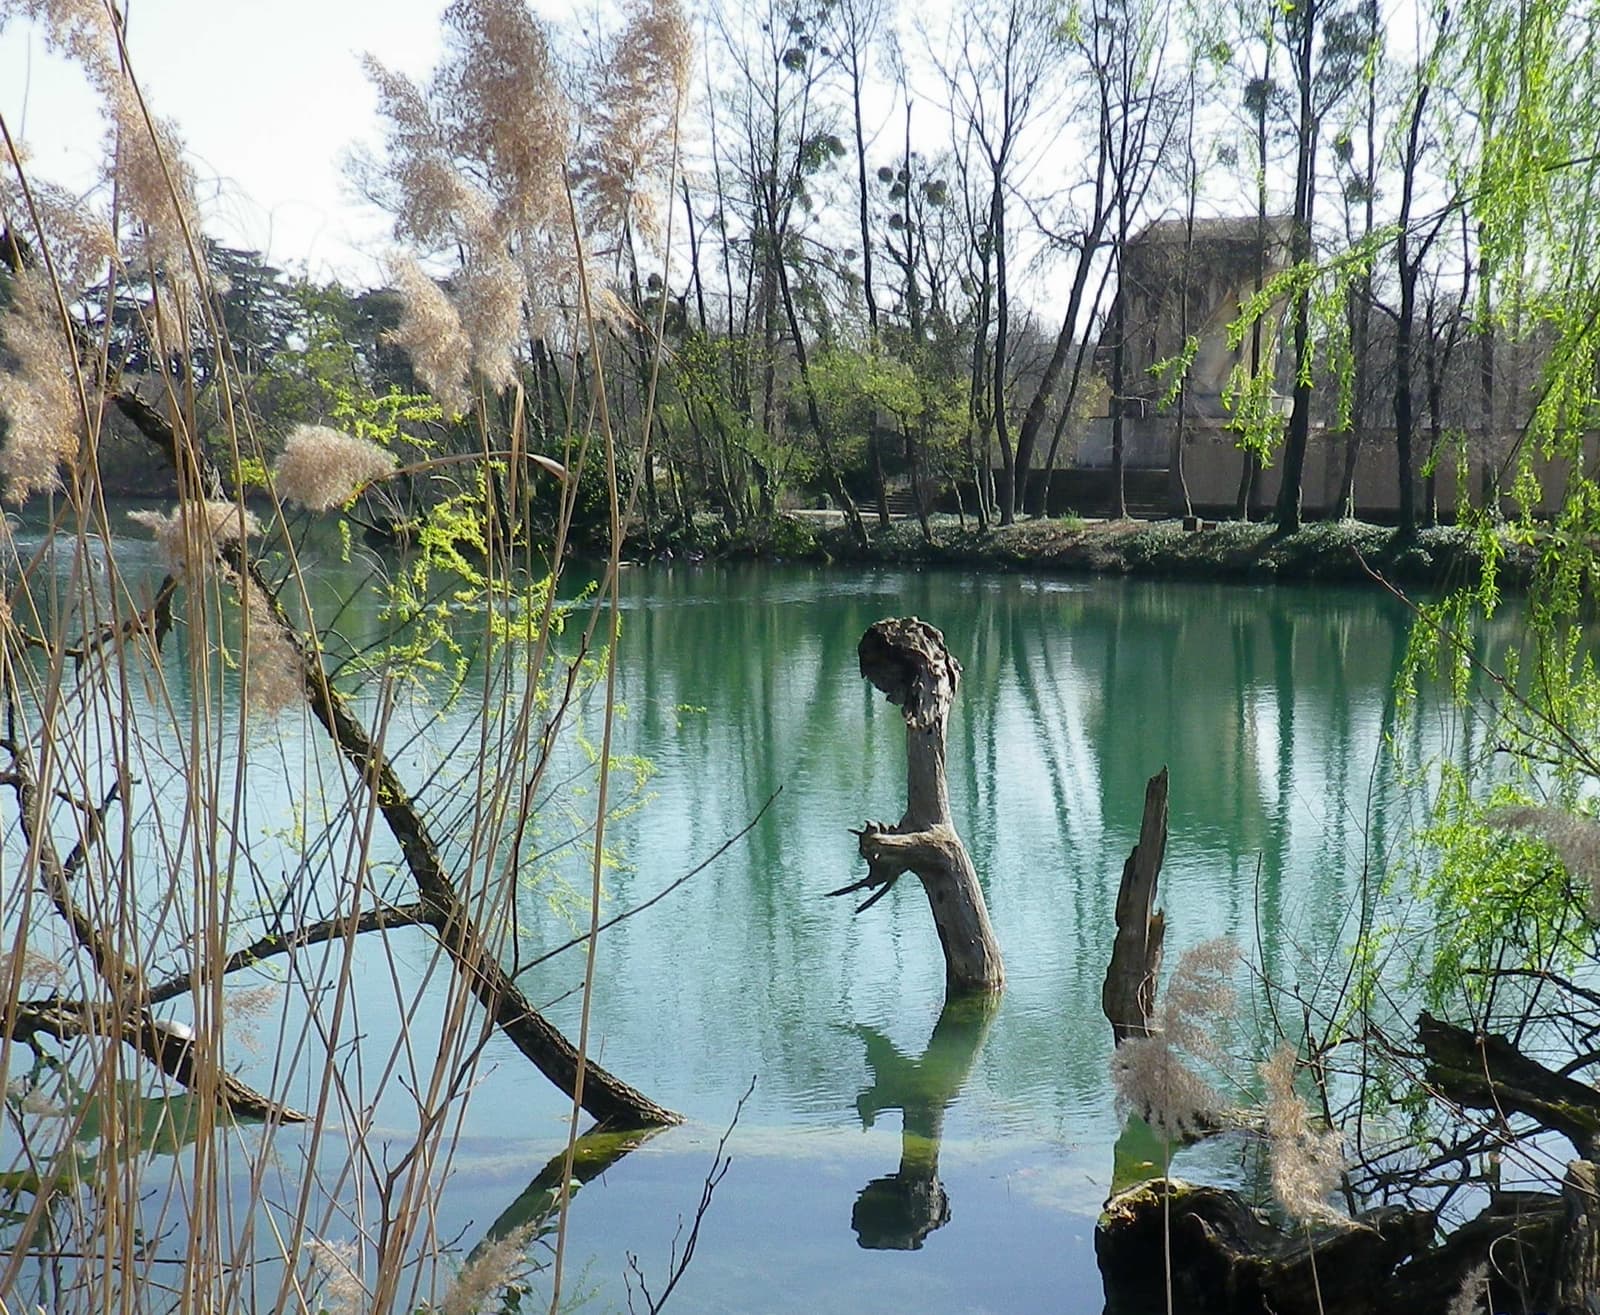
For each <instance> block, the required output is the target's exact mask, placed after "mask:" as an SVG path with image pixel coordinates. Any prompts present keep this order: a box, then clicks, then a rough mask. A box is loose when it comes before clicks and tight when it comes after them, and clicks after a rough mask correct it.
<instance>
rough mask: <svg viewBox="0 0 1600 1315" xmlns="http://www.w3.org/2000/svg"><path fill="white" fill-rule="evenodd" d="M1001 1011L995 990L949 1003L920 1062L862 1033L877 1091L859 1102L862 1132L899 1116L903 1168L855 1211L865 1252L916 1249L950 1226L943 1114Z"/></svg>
mask: <svg viewBox="0 0 1600 1315" xmlns="http://www.w3.org/2000/svg"><path fill="white" fill-rule="evenodd" d="M999 1007H1000V998H999V996H998V995H996V994H993V993H991V992H983V993H980V994H973V995H966V996H961V997H959V998H957V999H954V1000H951V1001H949V1002H948V1003H946V1005H945V1007H944V1010H943V1011H942V1012H941V1013H940V1015H939V1021H938V1022H937V1023H935V1024H934V1026H933V1035H931V1036H930V1037H929V1038H928V1044H927V1045H926V1046H924V1047H923V1048H922V1054H921V1055H919V1056H918V1057H917V1058H915V1059H912V1058H910V1057H909V1056H907V1055H904V1054H902V1053H901V1052H900V1050H899V1048H898V1047H897V1046H896V1045H895V1044H894V1042H892V1041H891V1040H889V1038H888V1037H886V1036H884V1035H883V1033H882V1032H879V1031H878V1030H877V1029H876V1028H872V1027H858V1028H856V1035H857V1036H858V1037H860V1038H861V1040H862V1041H863V1042H864V1043H865V1045H866V1047H867V1064H868V1066H869V1067H870V1068H871V1070H872V1085H871V1086H870V1087H868V1088H867V1089H866V1090H865V1091H863V1092H862V1093H861V1094H860V1095H859V1096H857V1097H856V1110H857V1112H858V1113H859V1114H860V1115H861V1126H862V1127H863V1128H870V1127H872V1125H873V1124H874V1123H875V1122H876V1121H877V1117H878V1115H879V1114H881V1113H883V1111H885V1110H899V1111H900V1112H901V1120H902V1122H901V1135H900V1167H899V1168H898V1169H897V1170H895V1172H894V1173H892V1174H890V1175H888V1177H886V1178H874V1179H873V1180H872V1181H871V1182H870V1183H868V1184H867V1185H866V1186H865V1187H863V1188H862V1189H861V1194H860V1195H859V1196H857V1197H856V1203H855V1207H854V1208H853V1209H852V1210H851V1211H850V1226H851V1227H852V1228H853V1229H855V1231H856V1241H857V1242H859V1243H860V1244H861V1246H862V1247H863V1248H865V1249H867V1250H869V1251H916V1250H918V1249H919V1248H920V1247H921V1246H922V1243H923V1241H924V1239H926V1237H927V1236H928V1234H929V1233H931V1232H933V1231H934V1229H936V1228H942V1227H944V1225H945V1224H946V1223H948V1222H949V1220H950V1196H949V1194H948V1193H947V1192H946V1191H945V1189H944V1184H943V1183H941V1182H940V1181H939V1142H940V1140H941V1139H942V1138H943V1136H944V1116H945V1113H946V1112H947V1111H948V1110H949V1108H950V1106H951V1105H952V1104H954V1103H955V1100H956V1097H957V1096H959V1095H960V1094H961V1089H962V1087H964V1086H965V1085H966V1082H967V1077H968V1075H969V1074H970V1073H971V1072H972V1066H973V1064H974V1063H975V1062H976V1060H977V1058H978V1052H979V1051H980V1050H981V1049H983V1041H984V1038H985V1037H986V1036H988V1034H989V1024H990V1023H992V1022H993V1021H994V1016H995V1013H996V1012H997V1010H998V1009H999Z"/></svg>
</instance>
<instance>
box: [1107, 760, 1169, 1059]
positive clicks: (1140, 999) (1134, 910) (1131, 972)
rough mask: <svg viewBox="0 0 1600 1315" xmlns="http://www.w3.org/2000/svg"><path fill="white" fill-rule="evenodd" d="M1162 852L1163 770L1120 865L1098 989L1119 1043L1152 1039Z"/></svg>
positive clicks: (1161, 929) (1162, 925) (1147, 794)
mask: <svg viewBox="0 0 1600 1315" xmlns="http://www.w3.org/2000/svg"><path fill="white" fill-rule="evenodd" d="M1166 853H1167V769H1166V768H1165V767H1163V768H1162V769H1161V770H1160V771H1159V772H1157V773H1156V774H1155V775H1154V776H1152V777H1151V778H1150V781H1149V783H1148V784H1147V785H1146V786H1145V790H1144V818H1143V820H1142V821H1141V822H1140V824H1139V843H1138V844H1136V845H1135V846H1134V847H1133V852H1132V853H1131V854H1129V855H1128V861H1127V862H1126V863H1124V864H1123V866H1122V884H1121V885H1120V886H1118V887H1117V938H1116V941H1115V943H1114V944H1113V945H1112V948H1111V963H1110V965H1109V966H1108V967H1107V968H1106V980H1105V985H1104V986H1102V987H1101V989H1100V1007H1101V1008H1102V1009H1104V1010H1105V1015H1106V1020H1107V1021H1108V1022H1109V1023H1110V1024H1111V1031H1112V1034H1113V1036H1114V1037H1115V1038H1116V1043H1117V1044H1118V1045H1121V1044H1122V1043H1123V1042H1124V1041H1125V1040H1127V1039H1128V1038H1129V1037H1130V1036H1149V1035H1150V1017H1151V1015H1152V1014H1153V1013H1154V1012H1155V1006H1156V979H1157V977H1158V975H1159V974H1160V972H1161V947H1162V942H1163V941H1164V940H1165V938H1166V930H1167V923H1166V915H1165V914H1163V913H1161V912H1159V911H1158V910H1157V909H1156V885H1157V883H1158V882H1159V881H1160V879H1161V861H1162V859H1163V858H1165V857H1166Z"/></svg>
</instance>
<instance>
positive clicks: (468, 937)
mask: <svg viewBox="0 0 1600 1315" xmlns="http://www.w3.org/2000/svg"><path fill="white" fill-rule="evenodd" d="M112 401H113V402H114V403H115V404H116V406H117V408H118V409H119V410H120V411H121V412H122V413H123V414H124V415H125V416H127V418H128V419H129V420H131V421H132V422H133V424H134V425H135V426H136V427H137V428H138V429H139V431H140V433H142V434H143V435H144V436H145V438H146V439H148V440H149V441H150V442H151V443H153V444H155V446H156V447H158V448H160V449H161V450H162V451H163V452H164V453H166V454H167V456H168V457H169V458H170V459H171V460H172V462H173V463H174V466H175V468H177V469H178V470H179V471H180V473H181V472H184V471H185V470H188V471H189V472H190V473H191V474H192V475H193V477H194V478H193V479H192V481H191V483H192V484H193V485H194V486H197V487H202V488H206V489H210V490H213V491H220V487H221V481H220V479H219V478H218V476H217V473H216V471H215V469H214V468H212V467H211V465H210V463H209V461H207V460H206V459H205V457H204V456H203V454H201V453H199V452H198V451H197V450H196V449H195V448H194V447H193V445H192V444H188V443H184V442H181V441H180V439H179V436H178V435H177V434H176V432H175V431H174V430H173V428H172V426H171V425H169V424H168V423H167V422H166V420H165V419H164V418H163V417H162V416H161V415H160V414H159V413H158V412H156V410H155V409H154V408H153V407H151V406H150V405H149V404H148V403H146V402H145V401H143V400H142V399H141V398H139V397H137V396H135V395H133V394H131V393H127V392H119V393H115V394H113V395H112ZM224 556H225V557H226V559H227V560H228V562H229V564H230V565H231V566H232V567H233V569H234V571H235V573H236V574H237V576H238V577H239V578H240V579H241V580H247V581H248V582H249V584H250V586H251V587H253V588H254V589H256V590H257V591H258V593H259V596H260V597H261V598H262V599H263V600H264V601H265V602H266V604H267V607H268V610H269V612H270V614H271V616H272V619H273V623H274V624H275V625H276V626H277V627H278V629H279V631H280V632H281V633H282V635H283V637H284V638H285V640H287V641H288V642H289V643H290V644H291V645H293V647H294V649H295V651H296V653H297V654H298V656H299V660H300V670H301V678H302V681H303V683H304V687H305V695H306V702H307V704H308V705H309V706H310V709H311V713H312V715H313V716H314V717H316V719H317V720H318V721H319V722H320V723H321V724H322V726H323V728H324V729H325V730H326V731H327V732H328V734H329V736H330V737H331V738H332V740H333V742H334V744H335V745H336V746H337V748H338V749H339V752H340V753H341V754H342V755H343V757H344V758H345V760H346V761H347V762H349V763H350V765H351V766H352V767H353V768H354V769H355V772H356V775H357V776H358V777H359V778H360V780H361V781H362V782H363V783H364V784H365V785H366V787H367V788H368V789H369V790H370V791H371V792H372V794H373V797H374V799H375V801H376V803H377V805H378V809H379V811H380V812H381V813H382V814H383V819H384V822H385V823H386V824H387V826H388V828H389V831H390V833H391V834H392V835H393V836H394V838H395V840H396V841H397V842H398V843H399V845H400V850H401V853H402V855H403V857H404V859H405V863H406V867H407V869H408V871H409V872H410V873H411V878H412V880H413V881H414V882H415V883H416V887H417V893H418V895H419V896H420V901H421V904H422V906H423V908H424V909H425V910H426V915H427V916H426V921H427V923H428V925H429V926H431V927H432V928H433V929H434V931H435V932H436V934H437V936H438V939H439V943H440V945H441V946H443V948H444V950H445V952H446V953H447V954H448V955H449V956H450V960H451V963H452V964H453V965H454V967H455V969H456V971H457V972H458V973H459V974H461V976H462V977H463V979H464V980H465V981H466V983H467V985H468V987H469V989H470V990H471V991H472V993H473V995H474V996H475V997H476V998H477V1000H478V1001H479V1003H480V1004H481V1005H482V1006H483V1007H484V1009H485V1010H487V1011H488V1013H489V1015H490V1017H492V1018H493V1019H494V1022H495V1024H496V1025H497V1026H498V1027H499V1028H500V1030H501V1031H502V1032H503V1033H504V1034H505V1036H506V1038H507V1039H508V1040H510V1041H511V1043H512V1044H513V1045H515V1046H516V1048H517V1049H518V1050H519V1051H521V1052H522V1054H523V1055H524V1056H525V1057H526V1058H527V1059H529V1060H530V1061H531V1062H532V1063H533V1064H534V1066H535V1067H537V1068H538V1069H539V1071H540V1072H541V1073H543V1074H544V1075H545V1076H546V1077H547V1078H549V1079H550V1081H551V1082H553V1083H554V1084H555V1085H556V1086H557V1087H559V1088H560V1089H561V1090H562V1091H564V1092H566V1093H567V1094H568V1095H569V1096H570V1095H571V1094H572V1093H573V1091H574V1090H575V1088H576V1086H577V1076H578V1066H579V1062H580V1061H579V1057H578V1052H577V1050H576V1048H575V1047H574V1046H573V1045H572V1043H571V1042H570V1041H568V1040H567V1038H566V1037H565V1036H563V1035H562V1033H561V1032H560V1030H559V1029H558V1028H556V1027H555V1026H554V1025H552V1024H551V1023H550V1022H549V1021H548V1020H547V1019H546V1018H545V1017H544V1016H543V1015H542V1014H541V1013H540V1012H539V1011H538V1010H537V1009H536V1008H535V1007H534V1006H533V1004H532V1003H531V1002H530V1001H529V1000H528V998H527V997H526V996H525V995H524V994H523V993H522V991H521V990H520V989H519V988H518V986H517V984H516V982H515V980H513V978H512V977H511V975H510V974H509V973H508V972H507V971H506V970H505V969H504V967H502V966H501V964H500V962H499V959H498V958H497V957H496V955H495V953H494V950H493V947H492V945H491V944H490V943H489V941H488V940H487V939H486V937H485V936H484V934H483V931H482V929H481V928H479V926H478V924H477V923H476V922H475V921H474V920H473V918H472V916H471V914H470V912H469V911H468V909H467V906H466V904H465V902H464V901H463V900H462V898H461V895H460V892H459V890H458V889H457V886H456V883H455V880H454V879H453V878H452V877H451V875H450V874H449V872H448V871H447V870H446V868H445V866H444V862H443V860H442V859H441V857H440V853H439V845H438V842H437V841H436V840H435V839H434V837H433V834H432V832H431V830H430V828H429V827H428V824H427V822H426V821H425V820H424V818H423V816H422V813H421V811H420V810H419V809H418V807H417V805H416V803H415V801H414V800H413V799H412V798H411V796H410V794H409V793H408V792H407V790H406V789H405V787H404V786H403V785H402V784H401V782H400V779H399V777H398V775H397V774H396V773H395V770H394V766H393V764H392V763H391V762H390V761H389V758H388V756H387V755H386V754H385V753H384V752H383V750H382V749H381V748H380V747H379V746H378V745H377V744H375V743H374V742H373V740H372V737H371V735H370V734H369V733H368V731H367V728H366V727H365V726H364V725H363V724H362V722H361V721H360V719H359V718H358V717H357V716H356V715H355V713H354V712H353V711H352V710H351V708H350V705H349V703H348V702H347V701H346V700H345V698H344V696H343V695H341V694H340V693H339V692H338V691H337V690H336V689H335V688H334V686H333V683H332V681H331V680H330V679H329V677H328V673H327V669H326V668H325V667H324V666H323V663H322V659H321V656H320V654H319V653H318V651H317V649H316V647H315V645H313V644H309V643H307V642H306V640H305V639H304V638H303V637H302V636H301V635H300V633H299V631H298V630H297V629H296V628H295V626H294V625H293V624H292V623H291V622H290V621H289V619H288V616H287V614H286V613H285V612H284V609H283V605H282V603H281V602H280V601H279V599H278V594H277V590H275V589H274V588H272V587H271V586H270V585H269V584H268V583H267V581H266V580H265V579H264V578H263V577H262V575H261V572H260V570H259V569H258V568H257V566H256V564H255V563H254V562H253V561H251V560H250V557H249V554H248V552H246V551H245V549H244V547H243V546H242V545H240V544H237V543H235V544H231V545H229V546H228V547H227V548H226V549H225V550H224ZM582 1062H583V1067H584V1081H583V1107H584V1109H585V1110H587V1111H588V1112H589V1114H590V1115H592V1116H593V1117H594V1119H595V1120H596V1121H597V1122H598V1123H600V1124H603V1125H607V1126H611V1127H638V1126H645V1125H651V1124H669V1123H679V1122H681V1121H682V1120H681V1117H680V1116H679V1115H677V1114H675V1113H673V1112H672V1111H671V1110H668V1109H666V1108H665V1107H663V1106H661V1105H658V1104H656V1103H655V1102H654V1101H652V1100H650V1099H649V1098H648V1097H647V1096H645V1095H644V1094H643V1093H641V1092H639V1091H637V1090H635V1089H634V1088H633V1087H631V1086H629V1085H628V1084H627V1083H626V1082H623V1081H622V1080H621V1079H620V1078H618V1077H616V1076H614V1075H613V1074H611V1073H609V1072H607V1071H606V1070H605V1069H604V1068H602V1067H601V1066H600V1065H599V1064H596V1063H595V1062H594V1061H593V1060H592V1059H587V1058H585V1059H584V1060H583V1061H582Z"/></svg>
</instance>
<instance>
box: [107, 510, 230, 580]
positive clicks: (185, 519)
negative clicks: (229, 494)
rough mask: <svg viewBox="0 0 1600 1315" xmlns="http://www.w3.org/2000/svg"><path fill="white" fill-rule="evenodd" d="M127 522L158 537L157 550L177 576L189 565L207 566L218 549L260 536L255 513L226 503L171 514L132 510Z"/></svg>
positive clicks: (176, 511) (168, 567)
mask: <svg viewBox="0 0 1600 1315" xmlns="http://www.w3.org/2000/svg"><path fill="white" fill-rule="evenodd" d="M128 519H129V520H131V521H132V522H133V523H134V524H136V525H143V526H144V527H145V528H146V529H147V530H149V531H150V532H151V533H152V534H154V535H155V538H156V548H157V550H158V551H159V552H160V554H161V556H162V559H163V560H164V561H165V563H166V566H167V569H168V570H169V571H171V572H172V573H173V574H174V575H182V574H183V573H184V572H185V571H186V570H187V569H188V567H189V565H190V563H197V564H199V565H200V566H202V567H204V566H208V565H210V563H211V562H212V561H214V560H215V558H216V555H217V552H218V550H219V549H221V548H223V547H224V546H226V545H227V544H230V543H237V542H239V541H240V540H241V539H243V538H246V537H248V536H250V535H255V534H260V533H261V522H260V521H258V520H257V519H256V517H255V513H254V512H252V511H250V510H249V509H248V508H246V507H241V506H240V505H239V504H238V503H236V502H228V501H225V500H214V501H204V502H202V501H195V502H186V503H180V504H179V505H178V506H176V507H174V508H173V509H172V511H170V512H168V513H165V514H163V513H162V512H159V511H133V512H129V513H128Z"/></svg>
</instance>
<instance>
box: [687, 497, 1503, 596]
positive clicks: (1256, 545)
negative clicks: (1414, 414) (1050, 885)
mask: <svg viewBox="0 0 1600 1315" xmlns="http://www.w3.org/2000/svg"><path fill="white" fill-rule="evenodd" d="M932 529H933V541H932V542H931V543H929V542H927V541H925V540H924V538H923V535H922V531H921V528H920V527H919V526H918V525H917V523H916V522H915V521H911V520H901V521H893V522H891V523H890V524H889V525H888V526H887V527H880V526H879V525H877V523H876V522H875V521H869V524H868V530H869V533H870V535H871V543H870V544H869V545H868V546H867V547H866V548H862V547H860V546H859V545H858V544H856V543H854V542H853V541H852V540H851V538H850V535H849V532H848V530H847V529H846V527H845V526H844V524H843V523H842V521H840V520H837V519H823V518H818V517H815V516H804V515H803V516H779V517H777V518H775V519H774V520H772V521H769V522H764V523H761V524H759V525H754V526H751V527H749V528H747V529H745V530H743V531H741V532H740V533H738V534H730V533H729V532H728V531H727V529H726V527H725V526H724V525H723V524H722V523H721V522H720V521H715V520H710V519H706V520H701V521H699V522H697V524H696V526H695V533H694V536H693V538H692V539H685V538H681V537H680V538H679V539H677V540H676V541H675V542H673V543H671V544H667V545H664V546H662V547H660V548H658V552H661V553H662V554H663V555H664V554H665V553H667V552H671V553H673V554H675V555H681V554H682V553H684V552H689V553H693V554H704V556H705V557H707V558H716V559H722V560H735V561H736V560H759V561H815V562H828V561H840V562H851V563H856V564H862V565H872V564H881V565H893V566H951V567H966V568H971V569H978V570H995V571H1036V572H1041V573H1053V574H1063V575H1066V574H1091V573H1093V574H1106V575H1130V576H1144V577H1148V578H1152V579H1165V580H1177V579H1192V580H1235V581H1245V582H1250V583H1266V582H1271V581H1278V580H1284V581H1324V582H1334V583H1363V584H1364V583H1370V581H1371V576H1370V575H1369V571H1368V568H1370V569H1371V570H1372V571H1376V572H1378V573H1379V574H1380V575H1382V576H1383V577H1384V578H1385V579H1387V580H1389V581H1391V582H1393V583H1395V584H1397V585H1401V586H1404V587H1406V588H1410V589H1438V588H1445V587H1450V586H1454V585H1460V584H1464V583H1467V582H1469V581H1471V580H1474V579H1476V578H1477V575H1478V573H1479V571H1480V570H1481V569H1482V564H1483V563H1482V554H1481V548H1480V544H1479V542H1478V539H1477V537H1476V535H1475V534H1474V533H1472V532H1471V531H1469V530H1465V529H1460V528H1457V527H1454V526H1441V527H1438V528H1435V529H1426V530H1422V531H1420V532H1418V533H1417V534H1416V535H1415V536H1414V537H1412V538H1410V539H1402V538H1401V537H1400V536H1399V535H1397V534H1396V532H1395V531H1394V530H1393V529H1391V528H1389V527H1386V526H1381V525H1368V524H1364V523H1362V522H1359V521H1321V522H1317V523H1315V524H1311V525H1307V526H1306V527H1305V528H1304V529H1302V530H1300V531H1299V532H1298V533H1296V534H1290V535H1279V534H1277V533H1276V531H1275V530H1274V529H1273V527H1272V526H1270V525H1260V524H1246V523H1243V522H1236V521H1225V522H1222V523H1220V524H1216V525H1214V526H1213V527H1212V528H1209V529H1203V530H1196V531H1186V530H1185V529H1184V528H1183V524H1182V522H1180V521H1176V520H1169V521H1083V520H1078V519H1076V518H1066V519H1059V520H1043V519H1028V520H1024V521H1020V522H1018V523H1017V524H1015V525H1009V526H1006V527H1005V528H1003V529H995V530H991V531H988V532H981V531H979V530H977V529H976V528H973V526H972V523H971V522H970V521H969V522H968V525H967V526H966V527H965V528H964V527H963V526H962V525H961V524H960V522H959V521H957V520H956V518H955V517H938V518H935V520H934V522H933V525H932ZM1533 561H1534V556H1533V553H1532V551H1531V550H1529V549H1527V548H1519V547H1515V546H1508V547H1507V550H1506V553H1505V557H1504V559H1503V562H1502V566H1501V578H1502V584H1503V586H1505V587H1512V588H1514V587H1517V586H1520V585H1523V584H1525V583H1526V582H1527V580H1528V577H1529V575H1530V574H1531V571H1532V568H1533Z"/></svg>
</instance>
